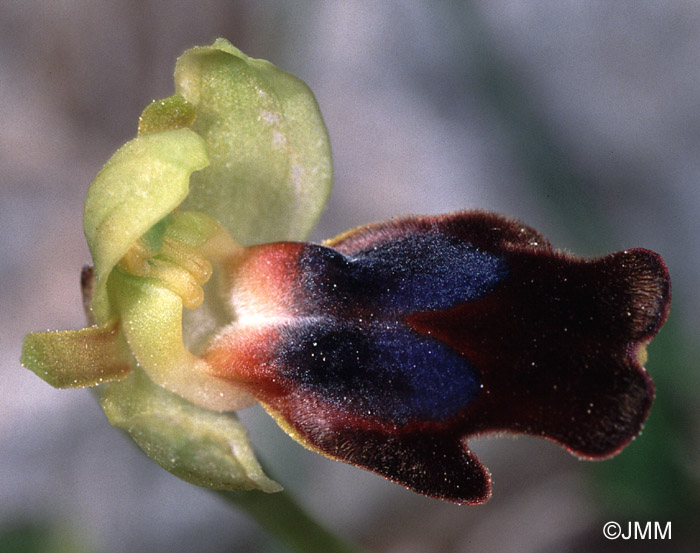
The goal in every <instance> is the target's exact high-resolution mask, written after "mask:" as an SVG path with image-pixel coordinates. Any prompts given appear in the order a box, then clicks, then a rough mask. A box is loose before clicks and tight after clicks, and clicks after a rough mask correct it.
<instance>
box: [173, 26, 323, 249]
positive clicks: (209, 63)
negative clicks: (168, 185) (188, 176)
mask: <svg viewBox="0 0 700 553" xmlns="http://www.w3.org/2000/svg"><path fill="white" fill-rule="evenodd" d="M175 89H176V91H177V92H178V93H180V94H181V95H182V96H183V97H184V98H186V99H187V101H189V102H190V103H192V104H193V105H194V106H195V107H196V110H197V118H196V120H195V122H194V123H193V125H192V129H193V130H194V131H196V132H197V133H198V134H199V135H200V136H202V137H203V138H204V140H205V141H206V144H207V151H208V152H209V156H210V160H211V165H210V166H209V167H208V168H207V169H205V170H204V171H201V172H199V173H196V174H195V175H193V176H192V187H191V193H190V195H189V196H188V197H187V199H186V200H185V202H184V203H183V206H182V207H183V209H190V210H194V211H201V212H204V213H207V214H208V215H210V216H211V217H213V218H214V219H216V220H217V221H219V222H220V223H221V224H222V225H223V226H224V228H226V230H227V231H228V232H229V233H230V234H231V236H232V237H233V238H234V240H236V241H237V242H239V243H241V244H244V245H248V244H252V243H262V242H272V241H276V240H303V239H304V238H306V237H307V236H308V234H309V233H310V232H311V230H312V229H313V227H314V225H315V224H316V222H317V220H318V218H319V216H320V214H321V211H322V210H323V207H324V206H325V203H326V201H327V199H328V195H329V193H330V189H331V185H332V164H331V152H330V145H329V140H328V134H327V132H326V128H325V125H324V123H323V120H322V118H321V114H320V111H319V109H318V105H317V104H316V100H315V99H314V96H313V94H312V92H311V91H310V90H309V88H308V87H307V86H306V84H304V83H303V82H302V81H301V80H299V79H298V78H296V77H294V76H293V75H290V74H289V73H286V72H284V71H281V70H280V69H278V68H276V67H275V66H274V65H272V64H271V63H269V62H267V61H264V60H257V59H253V58H249V57H248V56H246V55H245V54H243V53H242V52H241V51H240V50H238V49H236V48H235V47H233V46H232V45H231V44H230V43H229V42H227V41H226V40H223V39H219V40H217V41H216V42H214V44H213V45H212V46H204V47H197V48H192V49H190V50H188V51H187V52H185V53H184V54H183V55H182V56H181V57H180V58H179V59H178V62H177V65H176V67H175Z"/></svg>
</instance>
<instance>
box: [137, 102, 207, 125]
mask: <svg viewBox="0 0 700 553" xmlns="http://www.w3.org/2000/svg"><path fill="white" fill-rule="evenodd" d="M196 116H197V110H196V109H195V107H194V106H193V105H192V104H190V103H189V102H188V101H187V100H185V99H184V98H183V97H182V96H180V95H179V94H173V95H172V96H170V97H168V98H163V99H162V100H153V101H152V102H151V103H150V104H148V105H147V106H146V108H145V109H144V110H143V112H141V117H139V131H138V134H139V135H142V134H151V133H154V132H162V131H172V130H176V129H183V128H187V127H190V126H191V125H192V123H193V122H194V120H195V117H196Z"/></svg>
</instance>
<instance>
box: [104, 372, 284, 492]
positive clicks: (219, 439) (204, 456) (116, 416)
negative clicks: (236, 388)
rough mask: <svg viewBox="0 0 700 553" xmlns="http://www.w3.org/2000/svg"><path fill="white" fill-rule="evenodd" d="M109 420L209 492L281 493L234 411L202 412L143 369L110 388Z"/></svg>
mask: <svg viewBox="0 0 700 553" xmlns="http://www.w3.org/2000/svg"><path fill="white" fill-rule="evenodd" d="M101 403H102V408H103V409H104V412H105V414H106V415H107V418H108V419H109V422H110V423H111V424H112V425H114V426H117V427H119V428H122V429H124V430H126V431H127V432H129V434H130V435H131V437H132V438H133V439H134V440H135V441H136V443H137V444H138V445H139V447H141V449H143V450H144V451H145V452H146V453H147V454H148V456H149V457H151V458H152V459H153V460H154V461H156V462H157V463H158V464H159V465H160V466H161V467H163V468H164V469H166V470H168V471H170V472H171V473H173V474H174V475H176V476H178V477H180V478H182V479H183V480H186V481H188V482H191V483H192V484H196V485H198V486H204V487H207V488H213V489H218V490H252V489H259V490H263V491H265V492H277V491H280V490H281V489H282V487H281V486H280V485H279V484H277V483H276V482H274V481H273V480H270V479H269V478H268V477H267V476H265V474H264V473H263V471H262V468H261V467H260V464H259V463H258V461H257V459H256V458H255V454H254V453H253V449H252V446H251V445H250V441H249V439H248V434H247V432H246V430H245V428H244V427H243V425H242V424H241V423H240V421H239V420H238V418H237V417H236V416H235V415H234V414H232V413H226V414H223V413H213V412H211V411H206V410H204V409H201V408H199V407H197V406H195V405H192V404H191V403H189V402H187V401H185V400H183V399H181V398H179V397H178V396H176V395H173V394H171V393H169V392H167V391H165V390H163V389H162V388H160V387H159V386H156V385H154V384H153V383H152V382H151V381H150V380H149V379H148V377H147V376H146V375H144V374H143V373H142V372H141V371H140V370H138V369H136V370H134V371H133V373H132V374H131V376H130V377H129V378H128V379H127V380H124V381H123V382H118V383H115V384H110V385H109V386H108V387H107V389H106V391H105V393H104V394H103V396H102V398H101Z"/></svg>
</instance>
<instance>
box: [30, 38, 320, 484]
mask: <svg viewBox="0 0 700 553" xmlns="http://www.w3.org/2000/svg"><path fill="white" fill-rule="evenodd" d="M175 88H176V94H175V95H173V96H171V97H170V98H165V99H163V100H158V101H155V102H153V103H152V104H151V105H150V106H148V107H147V108H146V109H145V110H144V112H143V114H142V116H141V119H140V121H139V135H138V136H137V137H136V138H134V139H133V140H131V141H129V142H128V143H127V144H125V145H124V146H123V147H122V148H120V149H119V150H118V151H117V152H116V153H115V154H114V155H113V156H112V158H111V159H110V160H109V161H108V162H107V164H106V165H105V166H104V167H103V169H102V170H101V171H100V172H99V173H98V175H97V177H96V178H95V180H94V181H93V183H92V186H91V187H90V190H89V191H88V195H87V199H86V202H85V212H84V229H85V235H86V238H87V241H88V245H89V247H90V252H91V254H92V258H93V264H94V269H93V270H92V271H89V272H86V273H84V277H83V291H84V294H85V295H86V296H87V299H88V301H89V314H88V315H89V319H90V322H91V323H94V324H93V326H91V327H88V328H85V329H82V330H68V331H58V332H37V333H32V334H30V335H28V336H27V337H26V338H25V342H24V349H23V353H22V359H21V361H22V363H23V364H24V365H25V366H26V367H27V368H29V369H31V370H32V371H34V372H35V373H36V374H37V375H38V376H40V377H41V378H43V379H44V380H46V381H47V382H49V383H50V384H52V385H53V386H57V387H81V386H99V390H100V392H101V403H102V406H103V409H104V411H105V413H106V414H107V417H108V418H109V420H110V422H111V423H112V424H113V425H115V426H118V427H120V428H123V429H125V430H127V431H128V432H129V433H130V434H131V436H132V437H133V438H134V440H135V441H136V442H137V443H138V444H139V446H140V447H141V448H142V449H143V450H144V451H145V452H146V453H148V455H150V456H151V457H152V458H153V459H154V460H156V461H157V462H158V463H159V464H160V465H161V466H163V467H164V468H166V469H167V470H169V471H171V472H172V473H173V474H176V475H177V476H179V477H181V478H183V479H185V480H188V481H190V482H193V483H195V484H198V485H202V486H206V487H210V488H216V489H227V490H241V489H253V488H257V489H261V490H264V491H268V492H271V491H277V490H279V489H280V487H279V485H278V484H276V483H275V482H273V481H272V480H270V479H268V478H267V477H266V476H265V475H264V474H263V472H262V469H261V468H260V465H259V464H258V462H257V460H256V459H255V456H254V455H253V453H252V448H251V446H250V443H249V441H248V437H247V434H246V431H245V429H244V428H243V427H242V425H241V424H240V422H239V421H238V418H237V417H236V415H235V414H234V413H232V412H231V411H233V410H235V409H238V408H241V407H245V406H247V405H250V404H251V402H252V399H251V398H250V397H249V396H247V395H245V394H243V393H241V392H240V391H238V390H237V389H236V388H235V386H234V385H233V384H231V383H229V382H227V381H224V380H222V379H218V378H216V377H214V376H212V375H211V374H210V373H209V371H208V365H207V363H206V362H205V361H204V360H203V359H201V358H200V357H198V353H199V352H200V351H201V348H202V347H203V346H204V345H205V344H206V342H207V341H208V339H209V338H210V337H211V336H212V335H213V333H214V332H216V330H217V329H218V328H220V327H221V326H223V325H226V324H228V323H229V322H230V318H231V315H230V313H229V312H228V307H227V306H226V304H225V302H223V301H221V300H220V296H219V293H218V284H219V280H220V278H221V273H222V271H223V266H224V264H225V261H226V260H227V259H229V258H231V256H235V255H236V252H237V251H239V250H240V246H239V245H238V244H239V243H243V244H251V243H259V242H269V241H275V240H301V239H304V238H305V237H306V236H307V235H308V233H309V232H310V231H311V229H312V228H313V226H314V225H315V223H316V220H317V219H318V217H319V215H320V213H321V210H322V209H323V206H324V205H325V202H326V199H327V197H328V194H329V192H330V188H331V180H332V176H331V159H330V147H329V143H328V136H327V133H326V129H325V127H324V125H323V121H322V119H321V115H320V112H319V110H318V106H317V105H316V102H315V100H314V98H313V95H312V94H311V92H310V91H309V89H308V88H307V87H306V85H305V84H304V83H303V82H301V81H300V80H298V79H297V78H296V77H294V76H292V75H289V74H288V73H285V72H283V71H280V70H279V69H277V68H276V67H274V66H273V65H271V64H270V63H268V62H266V61H262V60H255V59H251V58H249V57H247V56H245V55H244V54H242V53H241V52H240V51H239V50H237V49H236V48H234V47H233V46H232V45H231V44H229V43H228V42H227V41H225V40H223V39H219V40H217V41H216V42H214V44H213V45H211V46H206V47H198V48H193V49H191V50H188V51H187V52H185V54H183V56H182V57H181V58H180V59H179V60H178V62H177V66H176V70H175ZM183 307H184V308H185V310H184V313H183ZM183 321H184V322H183Z"/></svg>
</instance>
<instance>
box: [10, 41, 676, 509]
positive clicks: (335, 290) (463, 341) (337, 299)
mask: <svg viewBox="0 0 700 553" xmlns="http://www.w3.org/2000/svg"><path fill="white" fill-rule="evenodd" d="M175 82H176V94H175V95H174V96H172V97H170V98H167V99H165V100H161V101H158V102H154V103H153V104H152V105H151V106H149V107H148V108H146V110H145V111H144V113H143V115H142V117H141V121H140V124H139V135H138V136H137V138H135V139H134V140H132V141H130V142H129V143H127V144H126V145H125V146H123V147H122V148H121V149H120V150H118V151H117V152H116V153H115V154H114V156H113V157H112V158H111V159H110V161H109V162H108V163H107V164H106V165H105V167H104V168H103V169H102V170H101V171H100V173H99V174H98V175H97V177H96V179H95V181H94V182H93V184H92V186H91V188H90V191H89V193H88V196H87V200H86V205H85V214H84V226H85V234H86V237H87V240H88V244H89V246H90V250H91V253H92V257H93V262H94V269H89V270H86V271H84V273H83V289H84V292H85V296H86V298H87V302H88V304H89V306H88V316H89V318H90V320H91V321H92V322H94V325H93V326H91V327H89V328H86V329H83V330H77V331H63V332H49V333H34V334H30V335H29V336H28V337H27V338H26V340H25V345H24V352H23V357H22V362H23V364H24V365H25V366H27V367H28V368H30V369H31V370H33V371H34V372H35V373H37V374H38V375H39V376H41V377H42V378H44V379H45V380H47V381H48V382H49V383H51V384H52V385H54V386H58V387H79V386H97V385H99V389H100V391H101V402H102V406H103V408H104V410H105V413H106V414H107V417H108V418H109V420H110V422H111V423H112V424H114V425H116V426H119V427H121V428H124V429H126V430H127V431H129V433H130V434H131V435H132V436H133V437H134V439H135V440H136V441H137V442H138V443H139V445H140V446H141V447H142V448H143V449H144V450H145V451H146V452H147V453H148V454H149V455H150V456H151V457H152V458H154V459H155V460H156V461H157V462H158V463H159V464H161V466H163V467H165V468H166V469H168V470H170V471H171V472H173V473H174V474H177V475H178V476H180V477H182V478H184V479H186V480H188V481H191V482H194V483H197V484H200V485H203V486H208V487H212V488H218V489H231V490H233V489H252V488H258V489H262V490H264V491H276V490H278V489H279V485H278V484H276V483H275V482H273V481H271V480H270V479H269V478H267V477H266V476H265V475H264V474H263V472H262V470H261V468H260V465H259V464H258V462H257V461H256V459H255V457H254V455H253V452H252V448H251V447H250V444H249V442H248V438H247V435H246V432H245V429H243V427H242V426H241V425H240V423H239V421H238V419H237V417H236V415H235V413H233V412H234V411H235V410H238V409H241V408H243V407H246V406H248V405H251V404H252V403H254V402H256V401H259V402H260V403H261V404H262V405H263V406H264V407H265V408H266V409H267V410H268V411H269V412H270V414H271V415H272V416H273V417H275V419H276V420H277V421H278V422H279V424H280V425H281V426H282V427H283V428H284V429H285V430H286V431H287V432H288V433H289V434H290V435H291V436H292V437H293V438H294V439H296V440H298V441H299V442H301V443H302V444H304V445H305V446H307V447H309V448H311V449H313V450H315V451H317V452H319V453H321V454H323V455H326V456H329V457H331V458H334V459H337V460H340V461H344V462H348V463H351V464H354V465H357V466H360V467H363V468H366V469H369V470H372V471H374V472H377V473H379V474H381V475H383V476H385V477H387V478H389V479H391V480H393V481H396V482H398V483H400V484H403V485H404V486H406V487H408V488H410V489H412V490H414V491H417V492H419V493H422V494H425V495H429V496H433V497H439V498H442V499H448V500H452V501H456V502H462V503H479V502H482V501H485V500H486V499H487V498H488V497H489V495H490V493H491V479H490V475H489V473H488V471H487V470H486V469H485V468H484V467H483V466H482V465H481V463H480V462H479V460H478V459H477V458H476V457H475V456H474V455H473V453H472V452H471V451H470V449H469V446H468V439H469V438H470V437H473V436H478V435H483V434H488V433H494V432H496V433H502V432H515V433H526V434H531V435H536V436H541V437H544V438H547V439H550V440H554V441H556V442H558V443H560V444H562V445H563V446H564V447H566V448H567V449H568V450H569V451H571V452H572V453H574V454H576V455H578V456H580V457H582V458H589V459H590V458H603V457H607V456H610V455H613V454H615V453H617V452H618V451H620V450H621V449H622V448H623V447H624V446H625V445H626V444H627V443H629V441H630V440H631V439H632V438H634V436H636V435H637V434H638V433H639V431H640V430H641V427H642V425H643V423H644V420H645V419H646V417H647V416H648V413H649V409H650V407H651V403H652V400H653V395H654V388H653V384H652V382H651V379H650V377H649V376H648V374H647V373H646V371H645V370H644V368H643V364H644V362H645V360H646V345H647V344H648V342H649V341H650V340H651V339H652V337H653V336H654V335H655V334H656V333H657V332H658V331H659V329H660V328H661V326H662V325H663V323H664V321H665V319H666V317H667V314H668V309H669V304H670V281H669V276H668V272H667V270H666V267H665V265H664V263H663V260H662V259H661V257H660V256H659V255H657V254H655V253H653V252H650V251H648V250H644V249H634V250H627V251H623V252H618V253H614V254H610V255H608V256H605V257H602V258H599V259H593V260H584V259H580V258H577V257H574V256H571V255H568V254H563V253H560V252H557V251H555V250H553V249H552V247H551V245H550V244H549V242H548V241H547V240H546V239H545V238H544V237H543V236H542V235H541V234H540V233H538V232H537V231H535V230H534V229H532V228H530V227H528V226H526V225H524V224H522V223H520V222H518V221H515V220H512V219H509V218H506V217H503V216H500V215H495V214H489V213H484V212H478V211H464V212H458V213H454V214H451V215H444V216H438V217H407V218H403V219H397V220H393V221H390V222H387V223H381V224H375V225H368V226H365V227H360V228H358V229H355V230H353V231H349V232H347V233H345V234H343V235H341V236H339V237H337V238H334V239H332V240H330V241H328V242H326V243H324V244H322V245H318V244H310V243H305V242H299V241H297V240H301V239H303V238H304V237H305V236H306V235H307V234H308V232H309V231H310V230H311V228H312V227H313V225H314V224H315V221H316V219H317V218H318V216H319V214H320V212H321V209H322V207H323V205H324V204H325V201H326V198H327V196H328V193H329V190H330V186H331V162H330V149H329V146H328V139H327V135H326V131H325V127H324V126H323V122H322V120H321V117H320V114H319V112H318V108H317V106H316V104H315V101H314V99H313V96H312V95H311V93H310V92H309V91H308V89H307V88H306V86H305V85H304V84H303V83H301V82H300V81H299V80H298V79H296V78H294V77H292V76H290V75H288V74H286V73H284V72H282V71H280V70H278V69H276V68H274V67H273V66H271V65H270V64H269V63H267V62H264V61H260V60H252V59H250V58H248V57H246V56H245V55H243V54H242V53H240V52H239V51H238V50H236V49H235V48H233V47H232V46H231V45H230V44H229V43H227V42H226V41H223V40H218V41H216V42H215V43H214V45H212V46H210V47H203V48H194V49H192V50H189V51H188V52H186V53H185V54H184V55H183V56H182V57H181V58H180V59H179V60H178V63H177V67H176V71H175Z"/></svg>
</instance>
